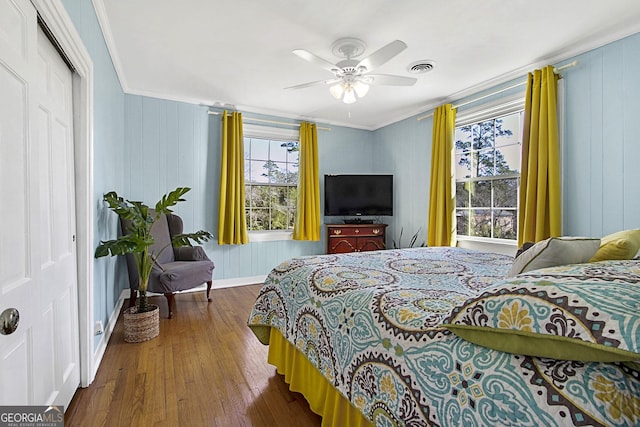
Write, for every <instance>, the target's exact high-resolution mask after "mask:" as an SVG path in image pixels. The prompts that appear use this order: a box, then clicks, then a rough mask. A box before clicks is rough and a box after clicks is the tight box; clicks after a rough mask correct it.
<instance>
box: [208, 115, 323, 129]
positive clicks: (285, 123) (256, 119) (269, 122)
mask: <svg viewBox="0 0 640 427" xmlns="http://www.w3.org/2000/svg"><path fill="white" fill-rule="evenodd" d="M207 114H210V115H214V116H219V115H220V114H222V113H220V112H218V111H207ZM243 120H249V121H252V122H260V123H268V124H271V125H284V126H294V127H300V123H287V122H278V121H276V120H265V119H258V118H254V117H243ZM318 130H326V131H330V130H331V128H327V127H323V126H318Z"/></svg>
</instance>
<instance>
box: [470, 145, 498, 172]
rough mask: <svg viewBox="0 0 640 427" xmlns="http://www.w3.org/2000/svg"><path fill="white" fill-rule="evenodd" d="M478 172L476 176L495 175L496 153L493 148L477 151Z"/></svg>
mask: <svg viewBox="0 0 640 427" xmlns="http://www.w3.org/2000/svg"><path fill="white" fill-rule="evenodd" d="M475 155H476V158H475V159H474V160H475V162H476V174H475V175H474V176H493V171H494V160H495V155H494V151H493V148H492V149H489V150H482V151H478V152H477V153H475Z"/></svg>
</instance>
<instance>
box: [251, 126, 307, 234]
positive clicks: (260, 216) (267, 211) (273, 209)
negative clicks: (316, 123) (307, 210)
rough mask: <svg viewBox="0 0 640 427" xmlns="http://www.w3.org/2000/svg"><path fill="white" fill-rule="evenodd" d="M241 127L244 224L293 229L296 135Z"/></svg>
mask: <svg viewBox="0 0 640 427" xmlns="http://www.w3.org/2000/svg"><path fill="white" fill-rule="evenodd" d="M253 128H258V127H257V126H256V127H253ZM253 128H251V129H253ZM244 131H245V138H244V159H245V160H244V162H245V163H244V165H245V166H244V181H245V209H246V214H247V215H246V216H247V228H248V229H249V231H266V230H292V229H293V221H294V218H295V211H296V195H297V186H298V154H299V146H298V144H299V143H298V136H297V135H296V136H295V138H294V135H293V134H291V132H290V135H287V134H280V135H278V134H273V132H269V133H271V134H267V133H265V132H260V131H255V129H254V130H253V131H249V132H247V126H245V128H244ZM296 134H297V132H296ZM256 135H257V136H256Z"/></svg>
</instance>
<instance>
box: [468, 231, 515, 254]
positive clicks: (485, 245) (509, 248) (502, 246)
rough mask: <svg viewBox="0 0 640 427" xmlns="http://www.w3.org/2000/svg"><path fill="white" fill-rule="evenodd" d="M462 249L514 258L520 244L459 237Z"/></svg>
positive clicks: (485, 238) (484, 238)
mask: <svg viewBox="0 0 640 427" xmlns="http://www.w3.org/2000/svg"><path fill="white" fill-rule="evenodd" d="M457 240H458V244H457V246H458V247H460V248H466V249H476V250H480V251H485V252H495V253H501V254H505V255H510V256H514V255H515V253H516V251H517V250H518V242H517V241H515V240H507V239H491V238H487V237H472V236H457Z"/></svg>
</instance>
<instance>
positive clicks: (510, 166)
mask: <svg viewBox="0 0 640 427" xmlns="http://www.w3.org/2000/svg"><path fill="white" fill-rule="evenodd" d="M519 172H520V144H516V145H507V146H505V147H502V148H496V175H501V174H507V173H509V174H511V173H519Z"/></svg>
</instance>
